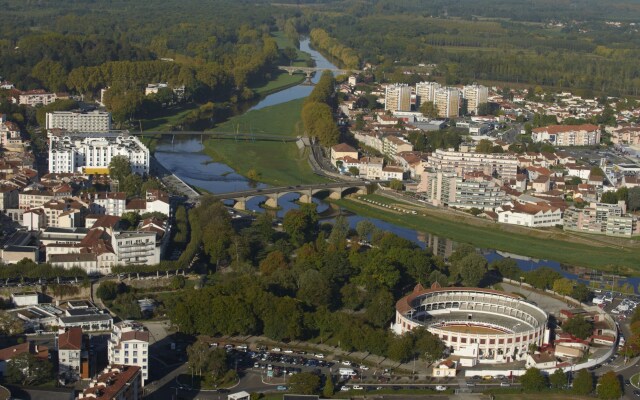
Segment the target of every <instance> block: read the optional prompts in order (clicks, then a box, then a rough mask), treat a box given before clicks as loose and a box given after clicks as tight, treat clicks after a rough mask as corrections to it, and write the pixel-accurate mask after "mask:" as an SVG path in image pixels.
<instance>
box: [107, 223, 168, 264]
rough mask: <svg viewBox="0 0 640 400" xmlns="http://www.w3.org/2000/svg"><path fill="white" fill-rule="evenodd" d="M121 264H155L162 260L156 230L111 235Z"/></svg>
mask: <svg viewBox="0 0 640 400" xmlns="http://www.w3.org/2000/svg"><path fill="white" fill-rule="evenodd" d="M111 246H112V247H113V251H114V252H115V254H116V257H117V259H118V264H120V265H132V264H135V265H155V264H158V263H159V262H160V248H159V247H156V233H155V232H128V231H127V232H120V233H115V234H114V235H113V236H112V237H111Z"/></svg>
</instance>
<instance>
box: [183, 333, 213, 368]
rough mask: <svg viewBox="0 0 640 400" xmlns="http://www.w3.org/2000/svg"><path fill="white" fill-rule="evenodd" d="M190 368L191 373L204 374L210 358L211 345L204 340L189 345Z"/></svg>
mask: <svg viewBox="0 0 640 400" xmlns="http://www.w3.org/2000/svg"><path fill="white" fill-rule="evenodd" d="M187 357H188V359H189V370H190V371H191V373H193V374H195V375H198V376H202V375H203V371H204V370H205V368H206V366H207V360H208V358H209V345H208V344H207V343H206V342H205V341H204V340H198V341H196V342H195V343H193V344H192V345H190V346H188V347H187Z"/></svg>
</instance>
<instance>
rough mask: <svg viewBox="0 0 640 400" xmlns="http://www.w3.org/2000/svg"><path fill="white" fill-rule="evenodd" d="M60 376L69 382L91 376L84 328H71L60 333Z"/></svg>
mask: <svg viewBox="0 0 640 400" xmlns="http://www.w3.org/2000/svg"><path fill="white" fill-rule="evenodd" d="M58 376H59V377H60V378H61V379H64V380H65V381H67V382H74V381H77V380H78V379H80V378H88V377H89V362H88V352H87V350H86V349H85V348H84V341H83V340H82V328H79V327H76V328H71V329H69V330H68V331H66V332H63V333H61V334H60V335H58Z"/></svg>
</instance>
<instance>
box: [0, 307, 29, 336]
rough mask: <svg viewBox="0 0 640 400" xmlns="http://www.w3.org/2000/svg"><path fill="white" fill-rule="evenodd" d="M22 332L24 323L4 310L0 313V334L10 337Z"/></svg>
mask: <svg viewBox="0 0 640 400" xmlns="http://www.w3.org/2000/svg"><path fill="white" fill-rule="evenodd" d="M23 332H24V322H22V320H20V319H19V318H17V317H16V316H15V314H10V313H8V312H6V311H4V310H1V311H0V334H2V335H6V336H11V335H20V334H22V333H23Z"/></svg>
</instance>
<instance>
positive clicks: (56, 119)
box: [46, 110, 111, 132]
mask: <svg viewBox="0 0 640 400" xmlns="http://www.w3.org/2000/svg"><path fill="white" fill-rule="evenodd" d="M46 128H47V130H49V129H64V130H66V131H70V132H108V131H110V130H111V113H108V112H104V111H98V110H95V111H90V112H78V111H55V112H50V113H47V120H46Z"/></svg>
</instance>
